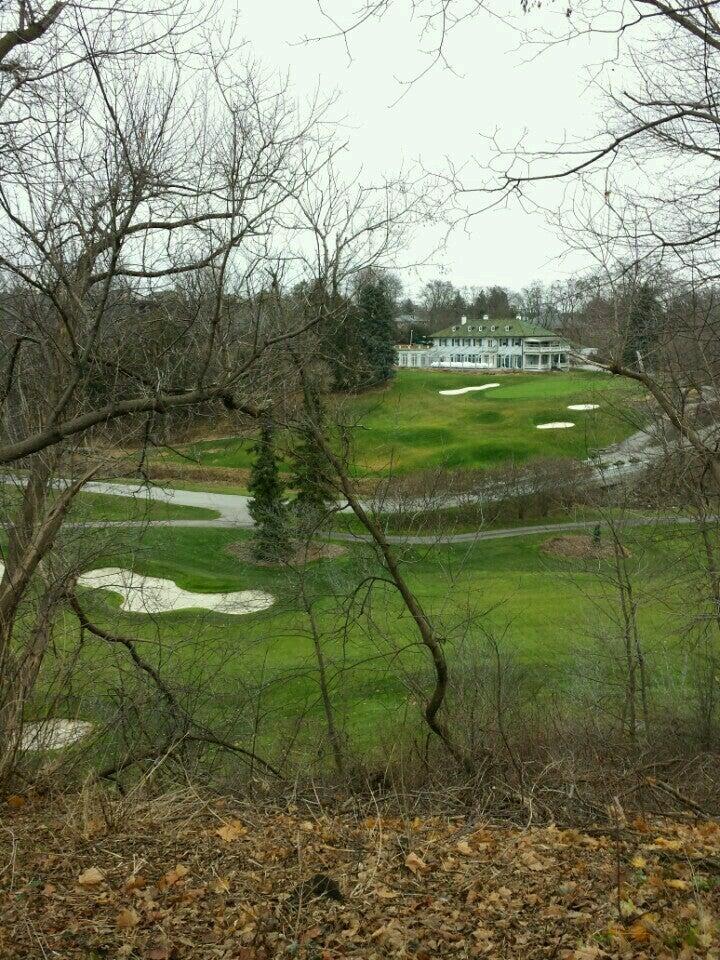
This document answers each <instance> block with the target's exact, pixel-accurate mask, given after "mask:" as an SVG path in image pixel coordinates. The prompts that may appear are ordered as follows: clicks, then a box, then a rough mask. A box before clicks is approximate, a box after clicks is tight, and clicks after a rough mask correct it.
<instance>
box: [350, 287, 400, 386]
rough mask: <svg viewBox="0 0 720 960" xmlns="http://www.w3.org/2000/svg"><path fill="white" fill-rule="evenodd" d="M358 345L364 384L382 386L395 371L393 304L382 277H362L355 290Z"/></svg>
mask: <svg viewBox="0 0 720 960" xmlns="http://www.w3.org/2000/svg"><path fill="white" fill-rule="evenodd" d="M355 302H356V305H357V310H358V321H359V329H360V332H361V337H360V341H361V345H362V351H363V354H364V361H365V363H364V366H365V367H366V369H367V382H368V383H369V384H372V383H385V382H386V381H387V380H390V379H391V377H392V376H393V374H394V372H395V363H396V352H395V327H394V321H393V317H394V315H395V304H394V301H393V299H392V296H391V294H390V291H389V289H388V285H387V283H386V282H385V281H384V279H383V278H382V277H372V276H370V277H367V278H364V279H363V280H362V281H361V282H360V284H359V286H358V289H357V293H356V297H355Z"/></svg>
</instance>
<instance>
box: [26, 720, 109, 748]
mask: <svg viewBox="0 0 720 960" xmlns="http://www.w3.org/2000/svg"><path fill="white" fill-rule="evenodd" d="M92 728H93V725H92V724H91V723H89V722H88V721H87V720H39V721H38V722H37V723H26V724H24V726H23V729H22V736H21V738H20V749H21V750H60V749H61V748H62V747H68V746H70V744H72V743H77V742H78V740H82V739H83V737H86V736H87V735H88V734H89V733H90V731H91V730H92Z"/></svg>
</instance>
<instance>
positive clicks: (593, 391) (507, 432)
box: [163, 370, 639, 476]
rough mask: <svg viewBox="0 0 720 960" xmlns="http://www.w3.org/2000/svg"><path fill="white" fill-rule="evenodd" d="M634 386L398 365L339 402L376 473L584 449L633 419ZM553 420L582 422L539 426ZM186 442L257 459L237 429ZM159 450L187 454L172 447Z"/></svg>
mask: <svg viewBox="0 0 720 960" xmlns="http://www.w3.org/2000/svg"><path fill="white" fill-rule="evenodd" d="M483 383H500V387H498V388H496V389H492V390H487V391H479V392H475V393H468V394H464V395H461V396H455V397H446V396H440V393H439V391H440V390H447V389H457V388H459V387H465V386H480V385H482V384H483ZM637 396H638V392H637V390H636V389H635V388H634V387H632V386H628V384H627V383H625V382H624V381H621V380H618V379H615V378H611V377H609V376H604V375H600V374H594V373H589V372H587V371H574V372H570V373H550V374H516V375H507V374H496V375H495V376H478V375H476V374H467V373H435V372H433V373H427V372H424V371H412V370H400V371H398V373H397V376H396V378H395V380H394V381H393V383H392V384H391V385H390V386H389V387H388V388H387V389H383V390H379V391H370V392H368V393H365V394H360V395H357V396H351V397H343V398H340V397H335V398H334V404H335V407H336V409H337V411H338V413H339V415H340V416H341V418H342V419H343V421H345V422H347V423H351V424H354V425H355V430H354V441H355V457H356V468H357V470H358V472H361V473H369V474H371V475H377V476H379V475H383V474H385V473H387V472H388V470H390V469H392V470H393V472H395V473H403V474H405V473H411V472H413V471H417V470H423V469H427V468H430V467H448V468H482V467H487V466H493V465H496V464H498V463H502V462H504V461H509V460H515V461H518V462H521V461H525V460H529V459H531V458H534V457H573V458H580V459H582V458H585V457H587V456H588V455H589V454H590V453H592V452H593V451H594V450H597V449H601V448H603V447H605V446H607V445H609V444H611V443H615V442H617V441H618V440H621V439H623V438H624V437H626V436H628V435H629V434H630V433H632V432H633V430H635V429H637V427H638V425H639V423H638V412H637V409H636V408H634V407H633V404H632V402H631V400H632V399H633V398H636V397H637ZM573 403H597V404H599V405H600V409H599V410H596V411H569V410H568V409H567V407H568V405H569V404H573ZM555 420H570V421H572V422H574V423H575V424H576V426H575V427H574V428H573V429H570V430H555V431H540V430H536V429H535V428H536V425H537V424H539V423H545V422H549V421H555ZM182 452H183V454H184V455H185V456H187V457H190V458H192V459H194V460H196V461H197V462H198V463H200V464H202V465H203V466H207V467H216V468H220V467H223V468H247V467H249V466H250V464H251V454H250V451H249V444H248V442H247V441H243V440H241V439H238V438H236V437H231V438H226V439H219V440H207V441H199V442H196V443H192V444H188V445H187V446H186V447H184V448H183V451H182ZM163 456H164V458H165V460H166V461H177V462H180V461H181V458H180V457H179V456H177V455H176V454H171V453H167V454H164V455H163Z"/></svg>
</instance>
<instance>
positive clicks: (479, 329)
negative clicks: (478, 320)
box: [478, 324, 483, 333]
mask: <svg viewBox="0 0 720 960" xmlns="http://www.w3.org/2000/svg"><path fill="white" fill-rule="evenodd" d="M482 329H483V326H482V324H480V326H479V327H478V333H482Z"/></svg>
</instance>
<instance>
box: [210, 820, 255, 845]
mask: <svg viewBox="0 0 720 960" xmlns="http://www.w3.org/2000/svg"><path fill="white" fill-rule="evenodd" d="M247 832H248V831H247V827H246V826H245V824H244V823H241V821H240V820H231V821H230V822H229V823H225V824H223V826H222V827H219V828H218V829H217V830H216V831H215V833H216V834H217V835H218V837H220V838H221V839H222V840H224V841H225V842H226V843H232V842H233V840H239V839H240V837H244V836H245V834H246V833H247Z"/></svg>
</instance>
